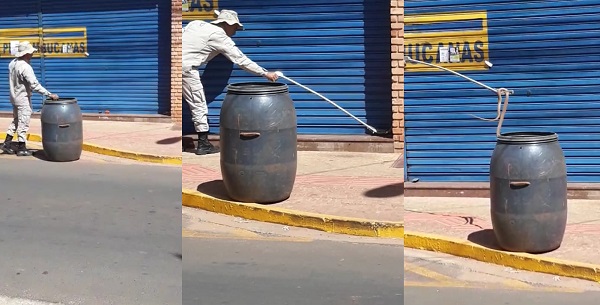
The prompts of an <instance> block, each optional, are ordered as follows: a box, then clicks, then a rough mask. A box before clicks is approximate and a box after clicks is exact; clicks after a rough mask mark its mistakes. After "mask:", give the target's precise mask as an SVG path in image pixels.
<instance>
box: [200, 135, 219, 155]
mask: <svg viewBox="0 0 600 305" xmlns="http://www.w3.org/2000/svg"><path fill="white" fill-rule="evenodd" d="M219 151H220V150H219V148H218V147H214V146H213V145H212V144H211V143H210V142H209V141H208V132H199V133H198V147H197V148H196V155H208V154H216V153H218V152H219Z"/></svg>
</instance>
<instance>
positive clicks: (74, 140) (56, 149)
mask: <svg viewBox="0 0 600 305" xmlns="http://www.w3.org/2000/svg"><path fill="white" fill-rule="evenodd" d="M41 122H42V145H43V147H44V153H45V154H46V157H47V158H48V160H50V161H57V162H65V161H75V160H79V158H80V157H81V151H82V149H83V118H82V115H81V109H80V108H79V105H78V104H77V100H76V99H74V98H61V99H58V100H56V101H54V100H50V99H48V100H46V101H45V102H44V106H42V115H41Z"/></svg>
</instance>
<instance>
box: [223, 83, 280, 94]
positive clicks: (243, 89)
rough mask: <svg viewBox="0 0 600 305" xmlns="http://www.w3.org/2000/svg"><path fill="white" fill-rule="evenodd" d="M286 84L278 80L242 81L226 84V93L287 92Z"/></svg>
mask: <svg viewBox="0 0 600 305" xmlns="http://www.w3.org/2000/svg"><path fill="white" fill-rule="evenodd" d="M288 90H289V89H288V85H287V84H284V83H278V82H243V83H233V84H229V85H227V93H228V94H239V95H262V94H281V93H288Z"/></svg>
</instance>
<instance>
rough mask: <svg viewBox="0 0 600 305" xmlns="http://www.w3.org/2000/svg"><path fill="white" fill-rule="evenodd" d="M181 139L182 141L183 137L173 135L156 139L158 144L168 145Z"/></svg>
mask: <svg viewBox="0 0 600 305" xmlns="http://www.w3.org/2000/svg"><path fill="white" fill-rule="evenodd" d="M179 141H181V137H171V138H165V139H162V140H158V141H156V144H162V145H166V144H173V143H177V142H179Z"/></svg>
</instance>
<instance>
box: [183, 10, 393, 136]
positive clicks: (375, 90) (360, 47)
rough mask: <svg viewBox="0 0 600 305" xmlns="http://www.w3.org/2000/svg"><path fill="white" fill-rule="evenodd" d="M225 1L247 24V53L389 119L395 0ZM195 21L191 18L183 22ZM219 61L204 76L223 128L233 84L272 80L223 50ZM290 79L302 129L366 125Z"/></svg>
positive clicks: (371, 118)
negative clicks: (244, 67)
mask: <svg viewBox="0 0 600 305" xmlns="http://www.w3.org/2000/svg"><path fill="white" fill-rule="evenodd" d="M208 2H211V1H208ZM213 4H216V1H213ZM215 8H217V6H215ZM218 9H232V10H235V11H237V12H238V14H239V16H240V20H241V22H242V23H243V24H244V26H245V29H246V30H245V31H239V32H238V33H237V34H236V36H235V37H234V41H236V44H237V45H238V47H240V49H241V50H242V51H243V52H245V53H246V54H247V55H248V57H250V58H251V59H253V60H254V61H256V62H257V63H259V64H260V65H262V66H263V67H265V68H266V69H269V70H271V71H275V70H280V71H282V72H283V73H284V74H285V75H286V76H289V77H290V78H292V79H294V80H296V81H297V82H299V83H301V84H303V85H305V86H307V87H309V88H311V89H313V90H315V91H317V92H319V93H321V94H322V95H324V96H326V97H327V98H329V99H331V100H332V101H334V102H336V103H337V104H339V105H340V106H341V107H344V108H345V109H347V110H348V111H350V112H351V113H352V114H354V115H355V116H357V117H358V118H360V119H362V120H364V121H366V122H367V123H368V124H370V125H372V126H374V127H376V128H389V127H390V125H391V121H392V118H391V71H390V70H391V68H390V60H391V55H390V54H391V46H390V14H389V2H385V1H381V0H378V1H368V2H367V1H364V0H331V1H307V0H292V1H270V2H264V1H223V0H222V1H218ZM210 11H212V10H210ZM207 13H208V12H207ZM184 16H185V15H184ZM184 19H185V17H184ZM204 19H205V20H206V19H207V18H204ZM188 22H189V20H184V26H185V25H186V24H187V23H188ZM213 61H214V62H211V63H209V64H208V65H207V67H206V68H205V69H204V73H203V83H204V86H205V88H206V95H207V100H208V102H209V123H210V125H211V132H213V133H218V132H219V129H218V127H219V112H220V107H221V104H222V100H223V98H224V97H225V92H226V89H225V87H226V85H227V84H228V83H235V82H246V81H265V80H264V78H259V77H256V76H254V75H251V74H249V73H247V72H245V71H243V70H241V69H240V68H239V67H237V66H233V65H232V64H231V63H230V62H229V61H228V60H227V59H226V58H224V57H222V56H219V57H217V58H215V59H214V60H213ZM230 76H231V77H230ZM281 81H282V82H285V83H287V81H285V80H281ZM288 85H289V86H290V94H291V97H292V99H293V100H294V102H295V105H296V110H297V116H298V132H299V133H300V134H364V133H365V128H364V127H363V126H362V125H360V124H359V123H358V122H356V121H354V120H353V119H352V118H350V117H349V116H347V115H346V114H344V113H343V112H342V111H340V110H339V109H337V108H335V107H334V106H333V105H331V104H329V103H327V102H326V101H324V100H322V99H321V98H319V97H318V96H316V95H314V94H312V93H310V92H308V91H306V90H304V89H302V88H300V87H298V86H296V85H293V84H289V83H288ZM184 104H186V102H184ZM183 108H184V113H183V122H184V132H193V124H192V123H191V118H190V113H189V109H188V107H187V105H184V107H183Z"/></svg>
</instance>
